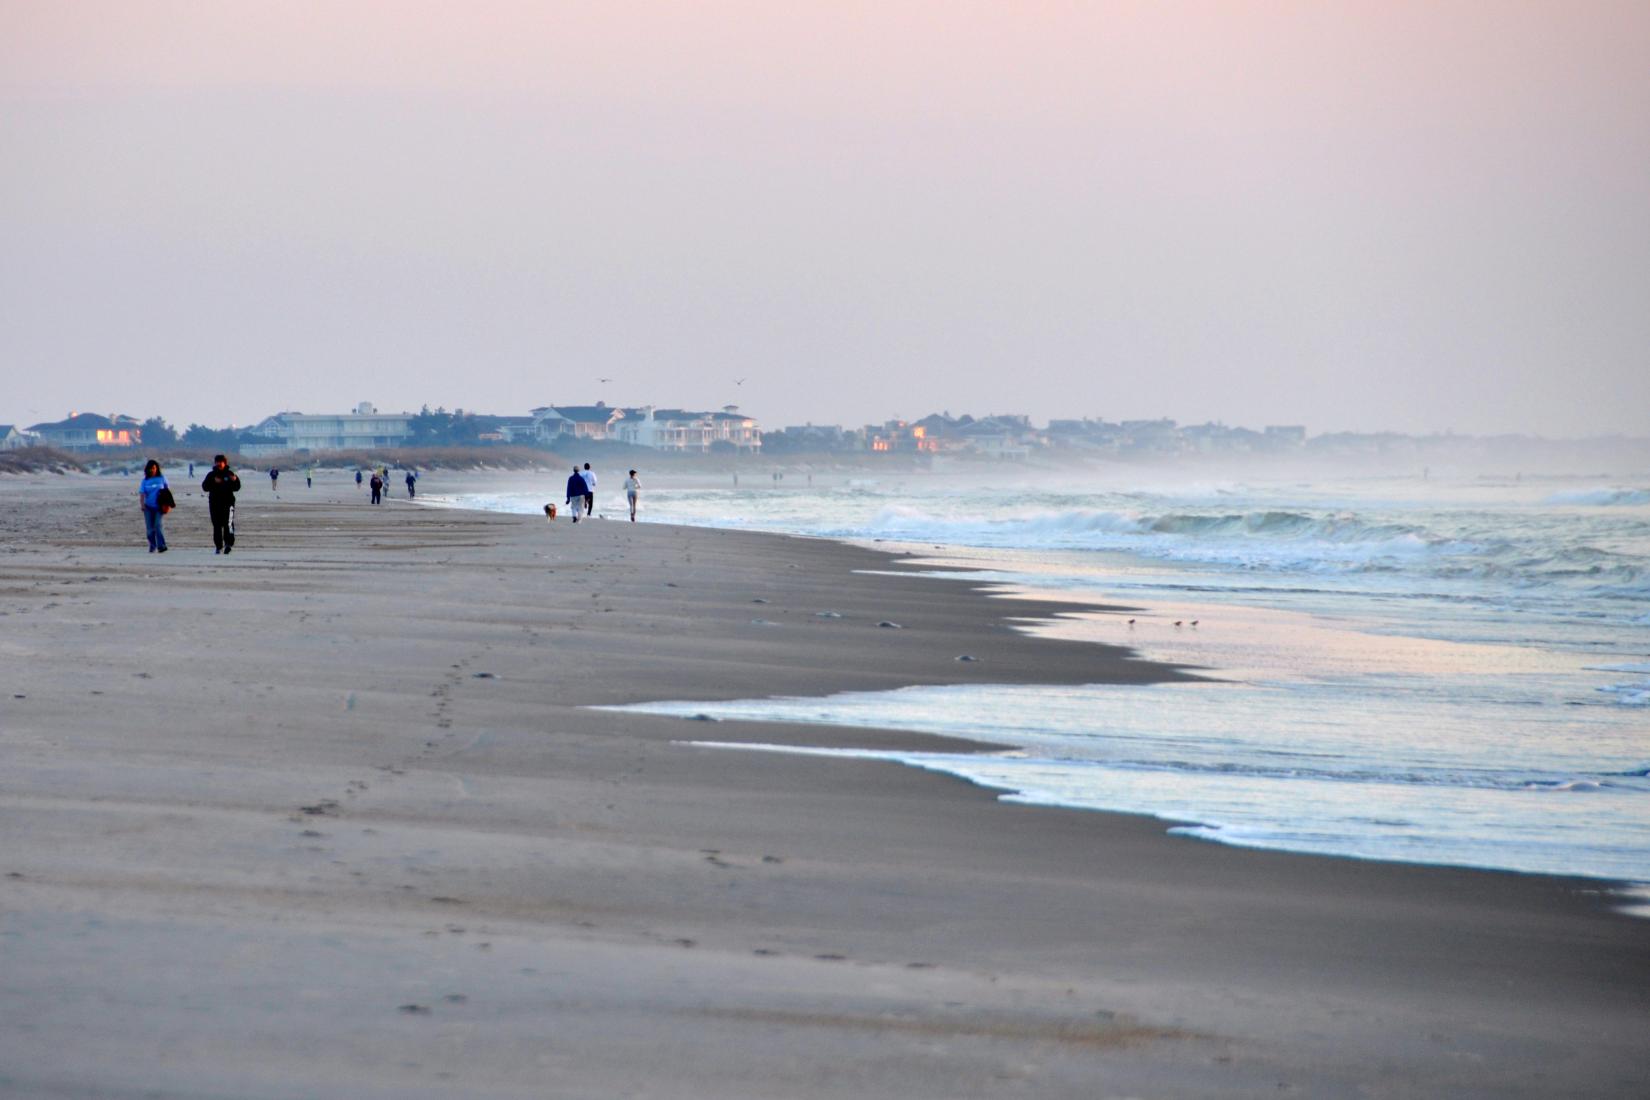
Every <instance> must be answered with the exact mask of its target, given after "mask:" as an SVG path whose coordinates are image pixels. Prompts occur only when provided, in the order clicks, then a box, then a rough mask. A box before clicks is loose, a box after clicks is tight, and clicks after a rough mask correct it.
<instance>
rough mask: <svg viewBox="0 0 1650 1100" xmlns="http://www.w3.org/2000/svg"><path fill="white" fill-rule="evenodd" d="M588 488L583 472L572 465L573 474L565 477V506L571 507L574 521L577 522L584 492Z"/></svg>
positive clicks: (582, 509)
mask: <svg viewBox="0 0 1650 1100" xmlns="http://www.w3.org/2000/svg"><path fill="white" fill-rule="evenodd" d="M588 489H589V486H588V485H587V484H586V483H585V480H584V474H582V473H580V472H579V468H578V467H577V466H575V467H573V476H572V477H570V478H568V479H567V506H568V507H569V508H571V509H573V522H574V523H577V522H579V513H580V512H582V511H584V494H585V493H586V492H587V491H588Z"/></svg>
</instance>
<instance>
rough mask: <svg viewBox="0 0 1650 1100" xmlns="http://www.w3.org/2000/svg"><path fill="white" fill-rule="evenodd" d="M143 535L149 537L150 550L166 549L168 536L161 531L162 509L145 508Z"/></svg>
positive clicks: (145, 506)
mask: <svg viewBox="0 0 1650 1100" xmlns="http://www.w3.org/2000/svg"><path fill="white" fill-rule="evenodd" d="M143 533H144V534H145V535H148V536H149V549H151V550H164V549H166V534H165V532H163V531H162V530H161V529H160V509H159V508H151V507H149V506H148V505H147V504H145V505H144V506H143Z"/></svg>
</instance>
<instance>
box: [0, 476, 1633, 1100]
mask: <svg viewBox="0 0 1650 1100" xmlns="http://www.w3.org/2000/svg"><path fill="white" fill-rule="evenodd" d="M202 472H204V471H202ZM174 480H176V481H178V482H181V483H186V482H187V479H186V478H183V477H178V478H175V479H174ZM245 480H246V485H247V489H246V491H245V492H243V494H242V503H241V507H240V531H241V538H240V543H239V545H238V546H237V549H236V552H235V553H234V554H233V555H231V556H229V557H227V558H223V557H215V556H213V554H212V552H211V546H210V531H209V528H208V526H207V523H206V516H205V504H204V501H203V500H201V499H200V498H199V496H198V494H194V493H184V494H180V504H181V510H180V512H179V513H175V514H174V515H173V516H172V517H169V519H168V535H169V538H170V540H171V543H172V545H173V548H174V549H173V550H172V551H171V552H170V553H168V554H166V555H150V554H146V553H144V551H143V545H142V543H143V539H142V524H141V520H140V519H139V517H138V514H137V509H136V506H135V502H134V501H133V500H132V499H131V496H130V489H131V484H130V483H129V482H128V481H127V480H126V479H113V478H93V477H84V476H68V477H57V476H39V477H24V478H0V670H3V671H0V837H3V838H4V844H3V847H0V1094H3V1095H6V1096H35V1095H41V1096H100V1097H101V1096H115V1097H120V1096H150V1095H158V1096H190V1097H195V1096H224V1097H297V1096H316V1095H325V1096H351V1097H379V1096H382V1097H425V1096H428V1097H437V1096H439V1097H451V1096H488V1097H491V1096H501V1097H513V1096H534V1097H538V1096H604V1097H605V1096H658V1097H751V1098H757V1097H790V1096H798V1097H838V1096H841V1097H849V1096H852V1097H856V1098H863V1097H867V1096H871V1097H880V1096H890V1097H893V1096H898V1097H929V1096H932V1097H974V1096H978V1097H999V1096H1013V1095H1031V1096H1039V1097H1051V1096H1052V1097H1067V1096H1069V1097H1085V1098H1088V1097H1103V1096H1118V1097H1123V1096H1141V1097H1155V1096H1162V1097H1196V1096H1260V1095H1266V1096H1278V1095H1291V1094H1292V1095H1301V1096H1394V1097H1397V1096H1452V1097H1453V1096H1485V1097H1489V1096H1498V1097H1499V1096H1513V1095H1527V1096H1601V1097H1602V1096H1626V1095H1636V1094H1639V1093H1640V1092H1641V1091H1642V1089H1643V1087H1644V1082H1645V1081H1646V1079H1647V1076H1650V1039H1647V1036H1650V993H1647V990H1650V983H1647V981H1646V979H1647V978H1650V922H1647V921H1644V920H1638V919H1632V918H1628V917H1625V916H1622V915H1620V914H1619V913H1617V912H1615V911H1613V910H1612V908H1611V907H1610V904H1609V901H1610V899H1609V898H1608V897H1607V896H1606V895H1605V894H1604V893H1603V892H1602V891H1601V889H1600V884H1598V883H1595V882H1588V881H1582V880H1566V879H1557V878H1544V877H1533V876H1517V875H1507V874H1497V873H1490V872H1473V871H1464V870H1452V869H1443V868H1423V867H1407V866H1401V865H1391V864H1380V863H1367V862H1357V861H1351V860H1334V859H1322V858H1316V857H1309V856H1291V855H1283V854H1276V853H1265V852H1251V851H1243V850H1238V849H1231V848H1223V847H1219V846H1215V845H1210V844H1204V843H1198V842H1194V841H1189V840H1184V839H1177V838H1173V837H1169V836H1167V835H1165V829H1166V826H1165V824H1164V823H1163V822H1160V821H1155V820H1149V819H1144V818H1138V817H1131V816H1127V815H1116V814H1099V813H1083V812H1075V811H1063V810H1053V809H1040V808H1033V807H1024V806H1015V805H1008V804H1001V803H998V802H997V801H996V799H995V797H994V796H993V795H992V794H991V793H990V792H986V791H982V790H979V789H976V788H973V787H970V786H968V785H966V784H963V783H961V782H958V781H956V780H954V779H951V778H948V777H944V776H939V775H932V774H928V773H923V772H919V771H916V770H913V769H908V768H903V767H900V766H897V765H891V764H882V763H875V762H866V761H852V760H822V759H814V758H802V757H794V756H787V755H780V754H770V753H757V752H728V751H721V750H714V749H704V748H695V747H691V746H688V745H685V744H683V743H682V742H684V741H686V740H691V739H697V738H702V737H704V736H706V734H707V733H709V732H713V733H714V737H715V738H716V739H717V740H749V741H762V742H795V743H798V744H813V745H818V744H855V745H871V746H881V747H893V746H902V747H903V746H909V747H919V748H920V747H939V746H941V745H944V744H946V742H943V741H940V740H938V739H930V738H922V737H919V736H913V735H911V734H904V733H882V732H878V731H830V730H827V729H823V728H820V727H787V726H780V725H766V724H750V725H746V724H734V723H722V724H717V725H714V726H708V725H704V724H701V723H693V722H685V721H682V720H679V719H671V718H662V717H651V716H642V715H634V714H624V713H615V712H608V711H595V710H589V709H584V708H585V707H586V706H587V705H588V704H610V703H622V702H633V701H642V700H649V699H662V698H671V699H690V698H703V699H715V698H739V697H746V696H752V695H765V694H776V693H782V694H823V693H827V692H830V691H835V690H844V689H864V688H883V687H895V686H900V685H904V684H912V683H953V682H967V681H977V682H1022V683H1023V682H1032V683H1039V682H1046V683H1071V682H1099V681H1116V680H1132V681H1138V682H1153V681H1159V680H1166V679H1173V678H1176V677H1178V676H1181V675H1185V673H1182V672H1180V671H1178V670H1175V669H1169V668H1165V667H1163V666H1157V665H1152V664H1149V663H1146V662H1141V661H1137V660H1133V659H1131V657H1130V655H1129V654H1128V653H1127V652H1126V651H1123V650H1118V649H1110V648H1105V647H1099V646H1093V645H1087V644H1082V643H1076V642H1069V641H1059V640H1053V639H1048V638H1032V637H1028V636H1026V635H1025V634H1023V633H1022V632H1021V631H1019V630H1017V629H1016V628H1015V627H1014V626H1013V625H1011V623H1010V622H1008V621H1007V620H1008V619H1010V618H1012V617H1021V616H1039V615H1048V614H1052V613H1055V612H1056V611H1069V610H1070V607H1069V605H1064V604H1062V605H1059V607H1058V608H1056V607H1052V606H1045V605H1040V604H1036V603H1031V602H1027V601H1010V600H1003V599H1000V598H994V597H990V596H988V595H986V594H985V593H983V592H980V591H976V590H974V589H972V588H970V587H969V586H967V585H964V584H959V583H955V582H942V581H936V580H933V579H930V578H925V577H917V576H900V575H897V574H898V573H899V569H900V567H899V564H898V562H897V561H896V560H893V559H891V558H889V557H888V556H886V555H881V554H877V553H875V552H873V551H869V550H863V549H858V548H854V547H847V546H842V545H838V544H834V543H828V542H819V541H811V540H798V539H786V538H782V537H777V536H769V535H757V534H744V533H737V532H715V531H706V530H696V529H689V528H680V527H668V526H662V525H650V524H636V525H631V524H628V523H621V522H618V521H616V520H609V521H606V522H602V521H595V522H586V523H581V524H579V525H578V526H577V527H575V526H573V525H571V524H569V523H568V522H566V520H565V519H563V520H560V521H557V522H556V523H553V524H552V523H549V522H547V521H544V520H542V519H531V518H521V517H510V516H494V515H483V514H477V513H467V512H457V511H444V510H436V509H430V508H422V507H416V506H412V505H409V504H408V503H407V502H406V501H405V500H404V499H403V498H402V490H401V487H400V486H399V484H397V485H396V487H395V488H396V498H394V499H392V500H391V502H390V503H389V504H387V505H385V506H383V507H380V508H371V507H369V506H367V505H366V504H365V503H364V500H365V493H364V491H358V490H357V489H356V487H355V486H354V484H353V483H346V482H344V481H343V480H342V478H341V476H340V475H334V474H330V473H327V472H323V475H322V477H321V478H320V479H318V483H317V485H316V488H315V489H313V490H305V489H304V487H303V483H302V479H301V478H299V477H294V476H293V475H291V474H288V475H287V476H286V477H283V479H282V480H283V483H286V482H289V481H290V482H291V483H290V484H284V485H283V488H282V491H281V493H280V494H279V496H280V499H276V496H275V494H273V493H272V492H271V491H270V490H269V487H268V482H267V478H264V477H263V476H262V475H261V474H258V475H248V476H247V477H246V479H245ZM554 480H555V479H554V478H548V477H547V499H551V498H553V497H554V496H555V495H556V494H555V493H554V492H553V486H549V483H551V482H553V481H554ZM203 548H204V549H203ZM865 570H875V571H879V572H864V571H865ZM758 601H764V602H758ZM821 611H835V612H837V613H839V614H840V616H841V617H840V618H825V617H820V616H819V615H818V614H817V613H818V612H821ZM885 620H886V621H892V622H897V623H899V624H900V625H901V629H898V630H895V629H890V628H884V627H879V626H878V625H877V624H878V623H879V622H880V621H885ZM965 653H966V654H969V655H971V656H974V657H977V658H978V660H976V661H974V662H959V661H957V660H956V659H955V658H956V657H957V656H959V655H961V654H965Z"/></svg>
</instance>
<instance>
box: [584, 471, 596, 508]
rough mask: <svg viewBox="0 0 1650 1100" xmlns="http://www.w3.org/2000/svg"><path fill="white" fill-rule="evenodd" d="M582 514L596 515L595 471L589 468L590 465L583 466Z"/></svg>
mask: <svg viewBox="0 0 1650 1100" xmlns="http://www.w3.org/2000/svg"><path fill="white" fill-rule="evenodd" d="M584 514H585V515H587V516H593V515H595V514H596V471H595V470H592V469H591V468H590V463H588V462H586V463H585V464H584Z"/></svg>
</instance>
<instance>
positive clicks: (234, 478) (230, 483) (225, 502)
mask: <svg viewBox="0 0 1650 1100" xmlns="http://www.w3.org/2000/svg"><path fill="white" fill-rule="evenodd" d="M240 491H241V475H239V474H237V473H236V472H235V471H234V470H231V469H230V468H229V467H227V466H225V467H224V468H223V469H221V470H219V469H217V468H216V467H214V468H212V469H210V470H208V471H206V477H205V478H204V479H202V481H201V492H203V493H205V494H206V501H207V503H208V504H210V505H211V506H212V507H214V508H227V507H229V506H230V505H231V504H234V503H235V494H236V493H238V492H240Z"/></svg>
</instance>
